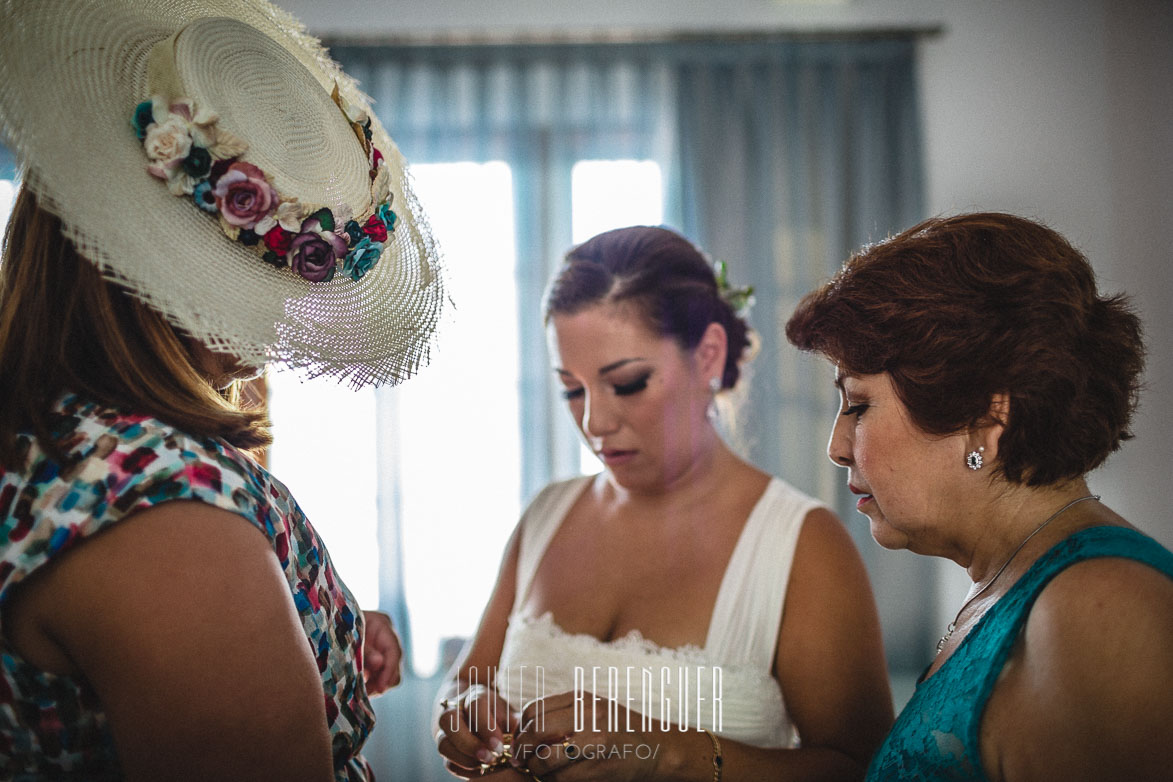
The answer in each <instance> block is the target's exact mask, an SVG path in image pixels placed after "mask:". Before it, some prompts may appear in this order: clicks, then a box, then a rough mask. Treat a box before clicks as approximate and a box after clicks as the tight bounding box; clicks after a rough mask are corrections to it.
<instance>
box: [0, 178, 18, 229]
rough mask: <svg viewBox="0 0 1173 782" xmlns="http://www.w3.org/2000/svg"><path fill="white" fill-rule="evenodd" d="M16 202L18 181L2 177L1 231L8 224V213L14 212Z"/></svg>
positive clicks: (0, 195)
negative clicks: (13, 207) (13, 206)
mask: <svg viewBox="0 0 1173 782" xmlns="http://www.w3.org/2000/svg"><path fill="white" fill-rule="evenodd" d="M15 202H16V183H15V182H13V181H12V180H10V179H0V233H2V232H3V231H4V228H5V226H7V225H8V215H10V214H11V213H12V205H13V204H14V203H15Z"/></svg>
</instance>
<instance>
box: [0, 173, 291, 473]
mask: <svg viewBox="0 0 1173 782" xmlns="http://www.w3.org/2000/svg"><path fill="white" fill-rule="evenodd" d="M127 230H133V227H129V226H128V228H127ZM193 347H194V346H193V345H192V343H191V342H190V340H188V339H187V338H186V337H185V336H183V335H182V334H180V333H178V332H177V331H176V330H175V328H174V327H173V326H172V325H171V324H170V323H169V322H168V321H167V319H166V318H164V317H163V316H162V315H161V314H159V313H158V312H157V311H155V310H154V309H152V308H151V307H149V306H147V305H146V304H145V303H143V302H142V301H140V300H138V299H137V298H135V297H134V296H133V295H131V294H130V293H128V292H127V290H126V289H125V288H123V287H122V286H120V285H119V284H117V283H116V282H112V281H110V280H107V279H106V278H105V277H103V276H102V274H101V273H100V272H99V271H98V269H97V268H96V267H95V266H94V265H93V264H92V263H90V262H89V261H88V260H86V259H85V258H83V257H81V256H80V255H79V254H78V253H77V251H76V250H75V249H74V247H73V245H72V244H71V243H70V242H69V241H68V240H67V239H66V238H65V237H64V236H62V234H61V221H60V219H59V218H58V217H57V216H56V215H53V214H51V213H49V212H47V211H45V210H43V209H41V208H40V206H39V205H38V204H37V202H36V199H35V197H34V196H33V195H32V193H30V192H29V191H28V190H27V189H26V188H21V191H20V192H19V194H18V195H17V198H16V203H15V205H14V206H13V210H12V215H11V217H10V218H9V221H8V228H7V230H6V232H5V238H4V247H3V254H2V255H0V379H2V380H0V464H3V465H5V466H7V467H8V468H10V469H20V468H21V466H22V465H21V464H20V462H21V461H22V459H23V457H22V455H21V454H20V453H18V448H17V436H18V435H19V434H21V433H29V434H32V435H33V436H35V437H36V438H37V440H38V441H39V442H40V444H41V447H42V448H43V449H44V450H45V451H47V452H48V453H50V454H51V455H53V456H54V457H55V458H62V457H63V456H64V453H63V452H62V448H61V446H60V444H59V443H57V442H56V441H55V440H54V438H53V436H52V428H51V413H52V410H53V407H54V405H55V404H56V403H57V402H58V400H59V399H60V397H61V396H62V394H64V393H66V392H74V393H77V394H79V395H81V396H83V397H85V398H87V399H92V400H94V401H96V402H101V403H104V404H107V405H110V406H111V407H114V408H116V409H120V410H124V411H126V412H132V413H138V414H144V415H150V416H153V417H155V418H158V419H160V420H162V421H165V422H167V423H168V424H171V425H172V426H174V427H176V428H177V429H179V430H181V431H183V432H185V433H187V434H190V435H194V436H202V437H219V438H223V439H224V440H226V441H228V442H229V443H231V444H233V445H235V446H237V447H240V448H245V449H253V448H259V447H263V446H265V445H268V444H269V442H270V441H271V438H270V436H269V429H268V426H269V424H268V418H267V415H266V412H265V410H264V408H263V406H261V407H259V408H256V409H245V408H243V407H242V406H241V405H240V394H239V390H238V389H236V388H235V384H234V387H233V388H231V389H229V391H228V392H226V393H221V392H220V391H218V390H216V388H214V387H213V385H212V384H211V383H210V382H209V380H208V378H206V377H204V376H203V375H202V374H201V373H200V371H199V370H198V369H197V368H196V365H195V361H194V359H193V353H192V351H193Z"/></svg>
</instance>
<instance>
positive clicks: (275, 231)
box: [265, 225, 293, 255]
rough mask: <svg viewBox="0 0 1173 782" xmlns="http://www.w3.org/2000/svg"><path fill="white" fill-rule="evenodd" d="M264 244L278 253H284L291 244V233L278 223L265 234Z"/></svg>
mask: <svg viewBox="0 0 1173 782" xmlns="http://www.w3.org/2000/svg"><path fill="white" fill-rule="evenodd" d="M265 246H266V247H268V248H269V249H270V250H272V251H273V252H275V253H277V254H278V255H285V253H287V252H289V248H290V247H292V246H293V234H291V233H290V232H289V231H286V230H285V229H284V228H282V227H281V226H279V225H278V226H276V227H275V228H272V229H271V230H270V231H269V232H268V233H267V234H265Z"/></svg>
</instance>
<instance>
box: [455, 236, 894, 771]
mask: <svg viewBox="0 0 1173 782" xmlns="http://www.w3.org/2000/svg"><path fill="white" fill-rule="evenodd" d="M728 293H729V292H728V291H724V290H722V289H721V287H720V286H719V285H718V282H717V279H716V277H715V275H714V273H713V269H712V267H711V266H710V265H709V263H708V262H707V261H706V260H705V258H704V256H703V255H701V253H700V252H699V251H698V250H697V249H696V248H695V247H694V246H693V245H692V244H691V243H689V242H688V241H687V240H685V239H684V238H683V237H680V236H678V235H677V234H674V233H672V232H671V231H667V230H665V229H661V228H648V227H635V228H624V229H619V230H616V231H609V232H606V233H604V234H600V235H599V236H597V237H595V238H593V239H591V240H590V241H588V242H586V243H584V244H583V245H580V246H579V247H577V248H575V249H573V250H572V251H571V252H570V253H569V254H568V255H567V258H566V261H565V263H564V264H563V266H562V268H561V269H560V270H559V273H558V275H557V277H556V278H555V279H554V281H553V283H552V284H551V286H550V289H549V291H548V293H547V301H546V321H547V324H548V327H549V336H550V349H551V357H552V363H553V367H554V371H555V373H556V374H557V376H558V377H559V378H560V380H561V383H562V385H563V389H564V391H563V394H564V396H565V398H566V401H567V404H568V406H569V408H570V412H571V414H572V415H573V416H574V419H575V421H576V423H577V424H578V427H579V430H580V431H581V432H582V435H583V437H584V438H585V440H586V442H587V443H588V445H589V446H590V447H591V449H592V450H593V451H594V452H595V453H596V454H598V456H599V457H600V459H601V460H602V461H603V463H604V465H605V466H606V469H605V471H604V472H602V473H600V474H598V475H595V476H589V477H581V478H576V479H573V480H570V481H564V482H560V483H555V484H551V485H550V486H548V487H546V488H545V489H544V490H543V491H542V492H541V493H540V494H539V495H538V497H537V498H536V499H535V500H534V501H533V502H532V503H531V505H530V506H529V508H528V509H527V510H526V512H525V515H524V516H523V517H522V520H521V522H520V523H519V525H518V527H517V530H516V531H515V533H514V535H513V537H512V539H511V540H510V542H509V545H508V547H507V550H506V555H505V558H504V561H503V562H502V565H501V571H500V575H499V577H498V581H497V585H496V587H495V589H494V592H493V594H492V596H491V597H490V599H489V603H488V605H487V607H486V608H485V613H484V615H483V617H482V619H481V624H480V627H479V628H478V630H477V633H476V636H475V637H474V639H473V641H472V643H471V644H470V645H469V646H468V647H467V648H466V650H465V652H464V654H463V655H462V658H461V659H460V660H459V661H458V662H457V664H456V666H455V667H454V669H453V673H452V678H451V682H450V686H449V687H447V688H446V689H445V691H444V692H443V693H442V695H443V696H444V697H443V698H442V700H441V701H440V705H439V709H438V712H439V718H438V726H437V728H438V730H437V734H436V738H437V743H438V747H439V751H440V753H441V755H442V756H443V757H444V758H445V760H446V762H447V766H448V768H449V770H450V771H452V773H454V774H456V775H458V776H464V777H471V776H480V775H492V776H493V777H494V779H495V780H497V782H508V781H509V780H516V779H534V778H538V779H545V780H550V779H556V780H560V781H561V780H596V779H600V780H601V779H606V780H627V779H631V780H635V779H639V780H661V779H663V780H668V779H674V780H675V779H697V780H706V781H707V780H724V781H725V782H737V781H738V780H755V782H756V781H757V780H763V779H770V778H785V779H788V780H791V779H793V780H804V779H810V780H813V779H852V778H862V777H863V774H864V771H865V769H866V768H867V765H868V761H869V759H870V758H871V755H872V753H873V752H874V751H875V749H876V747H877V746H879V743H880V742H881V741H882V739H883V737H884V735H885V734H886V732H887V731H888V729H889V727H890V726H891V724H892V702H891V695H890V693H889V689H888V681H887V673H886V670H885V666H884V658H883V648H882V642H881V638H880V628H879V622H878V619H877V616H876V610H875V603H874V601H873V599H872V594H871V589H870V586H869V584H868V580H867V575H866V573H865V570H864V567H863V564H862V562H861V561H860V558H859V555H858V553H857V551H856V550H855V547H854V545H853V543H852V542H851V539H850V537H849V536H848V534H847V532H846V531H845V530H844V529H843V527H842V525H841V523H840V521H839V520H838V519H837V518H836V517H835V516H834V514H832V513H831V511H829V510H828V509H827V508H826V507H824V506H823V505H822V504H820V503H819V502H818V501H816V500H813V499H811V498H809V497H807V496H805V495H803V494H802V493H800V492H799V491H797V490H796V489H794V488H793V487H791V486H789V485H788V484H786V483H785V482H784V481H782V480H781V479H779V478H776V477H771V476H769V475H767V474H766V473H764V472H762V471H760V470H758V469H756V468H755V467H753V466H752V465H750V464H748V463H746V462H745V461H743V460H741V459H740V458H739V457H737V456H736V455H735V454H734V453H733V452H732V451H731V450H730V449H729V448H728V447H727V446H726V444H725V443H724V442H723V441H722V439H721V437H720V435H719V434H718V432H717V431H716V429H715V428H714V426H713V423H712V421H711V419H710V416H709V410H710V407H711V405H712V403H713V397H714V395H715V394H717V393H720V392H721V391H723V390H725V389H730V388H732V387H733V386H734V385H735V384H736V383H737V380H738V377H739V366H740V362H741V360H742V358H743V355H744V353H745V352H746V349H747V347H748V344H749V337H748V328H747V326H746V324H745V322H744V321H743V320H742V318H741V317H740V316H739V315H738V314H737V313H736V312H735V310H734V307H733V306H731V301H730V299H732V298H734V297H732V296H730V295H728ZM735 293H736V292H735ZM812 458H815V455H814V454H813V452H812Z"/></svg>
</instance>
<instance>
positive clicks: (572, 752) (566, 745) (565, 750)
mask: <svg viewBox="0 0 1173 782" xmlns="http://www.w3.org/2000/svg"><path fill="white" fill-rule="evenodd" d="M562 754H563V755H565V756H566V759H567V760H569V761H570V762H571V763H573V762H574V761H576V760H580V759H581V758H582V750H581V749H580V748H579V747H578V746H577V745H576V744H572V743H571V742H570V737H569V736H568V737H566V738H564V739H562Z"/></svg>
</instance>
